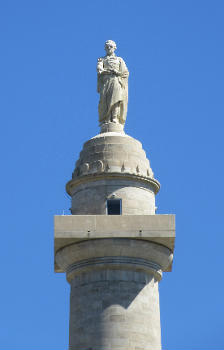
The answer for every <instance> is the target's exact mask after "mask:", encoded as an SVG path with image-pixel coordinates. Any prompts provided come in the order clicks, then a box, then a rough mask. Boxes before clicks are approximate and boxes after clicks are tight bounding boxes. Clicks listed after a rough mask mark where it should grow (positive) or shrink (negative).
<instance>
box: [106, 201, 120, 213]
mask: <svg viewBox="0 0 224 350" xmlns="http://www.w3.org/2000/svg"><path fill="white" fill-rule="evenodd" d="M107 214H108V215H121V199H108V200H107Z"/></svg>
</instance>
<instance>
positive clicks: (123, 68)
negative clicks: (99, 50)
mask: <svg viewBox="0 0 224 350" xmlns="http://www.w3.org/2000/svg"><path fill="white" fill-rule="evenodd" d="M119 59H120V76H121V77H122V78H128V76H129V71H128V68H127V66H126V63H125V62H124V60H123V58H121V57H120V58H119Z"/></svg>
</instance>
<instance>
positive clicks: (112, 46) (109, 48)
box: [104, 40, 117, 55]
mask: <svg viewBox="0 0 224 350" xmlns="http://www.w3.org/2000/svg"><path fill="white" fill-rule="evenodd" d="M104 48H105V51H106V53H107V54H109V55H111V54H113V53H114V51H115V50H116V48H117V45H116V43H115V41H113V40H107V41H106V42H105V45H104Z"/></svg>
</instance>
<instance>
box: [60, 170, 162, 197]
mask: <svg viewBox="0 0 224 350" xmlns="http://www.w3.org/2000/svg"><path fill="white" fill-rule="evenodd" d="M104 179H106V180H110V179H113V180H114V179H116V180H117V179H121V180H125V181H126V180H127V182H128V181H138V182H141V183H145V184H148V185H150V186H151V187H152V189H153V192H154V193H155V194H157V193H158V192H159V189H160V183H159V182H158V181H157V180H155V179H153V178H149V177H145V176H141V175H136V174H126V173H118V172H113V173H112V172H111V173H110V172H108V173H105V172H104V173H96V174H90V175H83V176H82V177H77V178H73V179H72V180H70V181H69V182H68V183H67V185H66V191H67V193H68V194H69V195H70V196H72V192H73V189H74V188H75V187H77V186H79V185H80V184H85V183H89V182H92V181H99V180H104Z"/></svg>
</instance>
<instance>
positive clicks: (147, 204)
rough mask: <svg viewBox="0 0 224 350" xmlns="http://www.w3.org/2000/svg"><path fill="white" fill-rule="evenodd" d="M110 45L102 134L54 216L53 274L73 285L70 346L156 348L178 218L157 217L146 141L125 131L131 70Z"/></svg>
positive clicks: (100, 67) (100, 71)
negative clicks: (67, 205) (62, 211)
mask: <svg viewBox="0 0 224 350" xmlns="http://www.w3.org/2000/svg"><path fill="white" fill-rule="evenodd" d="M115 49H116V44H115V42H114V41H112V40H108V41H106V43H105V50H106V56H104V57H102V58H99V59H98V62H97V83H98V84H97V85H98V92H99V94H100V100H99V123H100V129H101V130H100V133H99V134H98V135H96V136H94V137H92V138H91V139H90V140H88V141H87V142H86V143H85V144H84V146H83V149H82V151H81V153H80V157H79V159H78V160H77V162H76V166H75V169H74V172H73V174H72V179H71V180H70V181H69V182H68V183H67V185H66V190H67V193H68V194H69V195H70V196H71V202H72V204H71V215H67V216H65V215H62V216H55V272H66V277H67V281H68V282H69V283H70V285H71V294H70V326H69V348H70V349H72V350H159V349H161V328H160V308H159V291H158V283H159V281H160V280H161V278H162V272H163V271H164V272H165V271H171V269H172V260H173V250H174V240H175V218H174V215H157V214H155V208H156V207H155V195H156V194H157V192H158V191H159V189H160V184H159V182H158V181H157V180H156V179H155V178H154V176H153V172H152V169H151V167H150V163H149V160H148V159H147V157H146V154H145V152H144V150H143V149H142V145H141V143H140V142H139V141H138V140H136V139H134V138H132V137H131V136H129V135H127V134H126V133H125V132H124V124H125V121H126V115H127V104H128V75H129V72H128V69H127V67H126V64H125V62H124V60H123V59H122V58H120V57H117V56H116V55H115Z"/></svg>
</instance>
